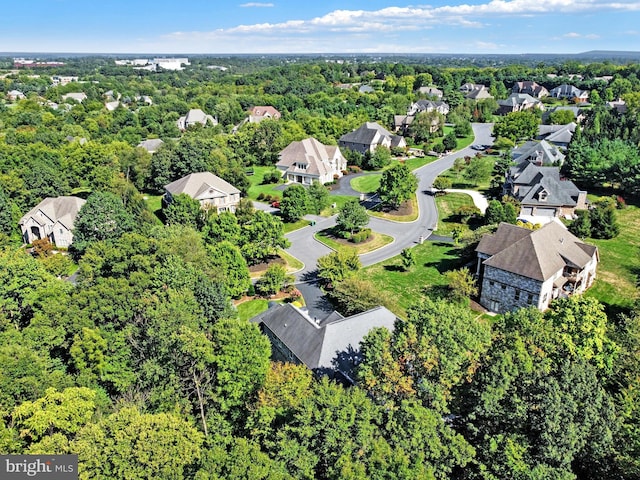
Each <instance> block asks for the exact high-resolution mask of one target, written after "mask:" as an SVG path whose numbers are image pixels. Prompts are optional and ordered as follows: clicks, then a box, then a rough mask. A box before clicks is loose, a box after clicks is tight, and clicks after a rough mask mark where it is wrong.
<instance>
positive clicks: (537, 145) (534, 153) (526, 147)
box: [511, 140, 564, 166]
mask: <svg viewBox="0 0 640 480" xmlns="http://www.w3.org/2000/svg"><path fill="white" fill-rule="evenodd" d="M511 158H513V160H514V161H515V162H517V163H520V162H522V161H523V160H528V161H529V162H531V163H533V164H534V165H539V166H542V165H557V166H561V165H562V163H563V162H564V154H563V153H562V152H561V151H560V149H559V148H558V147H556V146H554V145H551V144H550V143H549V142H547V141H546V140H540V141H537V140H530V141H528V142H525V143H523V144H522V145H520V146H519V147H518V148H514V149H513V150H512V151H511Z"/></svg>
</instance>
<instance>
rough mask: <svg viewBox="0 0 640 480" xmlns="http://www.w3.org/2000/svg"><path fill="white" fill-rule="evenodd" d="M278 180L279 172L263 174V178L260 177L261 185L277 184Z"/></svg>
mask: <svg viewBox="0 0 640 480" xmlns="http://www.w3.org/2000/svg"><path fill="white" fill-rule="evenodd" d="M280 178H281V177H280V172H278V171H277V170H272V171H269V172H266V173H265V174H264V177H262V184H263V185H266V184H269V183H278V182H279V181H280Z"/></svg>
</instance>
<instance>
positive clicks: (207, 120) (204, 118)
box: [176, 108, 218, 132]
mask: <svg viewBox="0 0 640 480" xmlns="http://www.w3.org/2000/svg"><path fill="white" fill-rule="evenodd" d="M176 123H177V125H178V128H179V129H180V130H181V131H183V132H184V131H185V130H186V129H187V128H189V127H193V126H194V125H203V126H206V125H217V124H218V121H217V120H216V119H215V118H213V117H212V116H211V115H207V114H206V113H204V112H203V111H202V110H200V109H199V108H194V109H191V110H189V111H188V112H187V114H186V115H185V116H184V117H180V118H179V119H178V121H177V122H176Z"/></svg>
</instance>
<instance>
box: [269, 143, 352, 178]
mask: <svg viewBox="0 0 640 480" xmlns="http://www.w3.org/2000/svg"><path fill="white" fill-rule="evenodd" d="M276 167H277V168H278V170H280V171H281V172H283V176H284V179H285V180H286V181H287V182H295V183H301V184H303V185H311V184H312V183H313V181H314V180H317V181H318V182H320V183H322V184H324V183H327V182H332V181H333V180H334V179H335V178H339V177H342V171H343V170H346V169H347V160H346V159H345V158H344V157H343V156H342V152H341V151H340V148H338V147H337V146H333V145H323V144H322V143H320V142H319V141H318V140H316V139H315V138H313V137H309V138H305V139H304V140H301V141H299V142H291V143H290V144H289V145H288V146H287V147H286V148H285V149H284V150H282V151H281V152H280V160H279V161H278V163H276Z"/></svg>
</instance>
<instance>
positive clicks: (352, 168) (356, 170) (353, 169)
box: [349, 165, 362, 173]
mask: <svg viewBox="0 0 640 480" xmlns="http://www.w3.org/2000/svg"><path fill="white" fill-rule="evenodd" d="M349 171H350V172H351V173H360V172H361V171H362V169H361V168H360V167H359V166H357V165H349Z"/></svg>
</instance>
